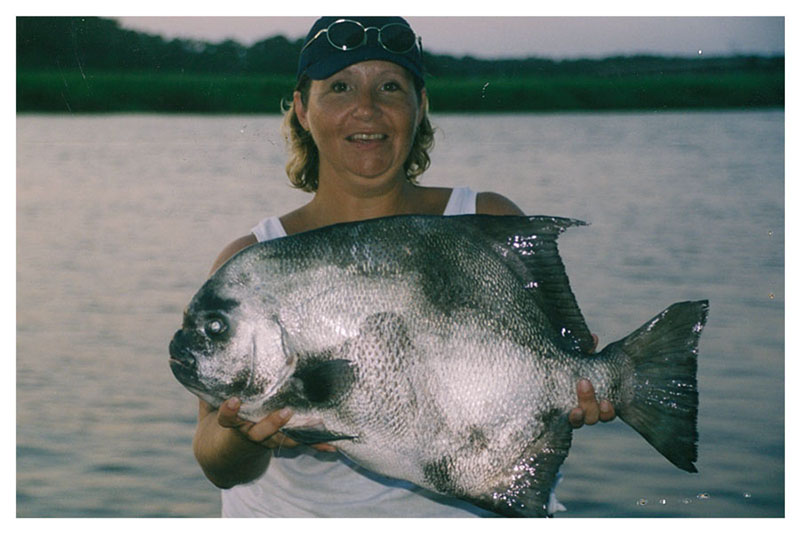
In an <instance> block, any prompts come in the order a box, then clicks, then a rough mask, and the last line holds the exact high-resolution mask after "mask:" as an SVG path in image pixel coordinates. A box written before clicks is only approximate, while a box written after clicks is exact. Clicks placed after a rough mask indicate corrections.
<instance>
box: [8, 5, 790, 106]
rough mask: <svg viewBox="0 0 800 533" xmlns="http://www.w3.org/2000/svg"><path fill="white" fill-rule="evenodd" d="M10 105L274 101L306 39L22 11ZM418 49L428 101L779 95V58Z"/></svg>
mask: <svg viewBox="0 0 800 533" xmlns="http://www.w3.org/2000/svg"><path fill="white" fill-rule="evenodd" d="M16 23H17V36H16V37H17V111H18V112H28V111H47V112H59V111H66V112H111V111H131V112H133V111H157V112H216V113H231V112H234V113H237V112H241V113H261V112H266V113H269V112H278V111H279V108H280V106H279V104H280V101H281V99H283V98H287V97H288V96H290V95H291V91H292V89H293V84H294V75H295V69H296V65H297V57H298V55H299V53H300V49H301V47H302V39H297V40H289V39H287V38H286V37H284V36H281V35H278V36H273V37H269V38H265V39H263V40H261V41H258V42H256V43H254V44H253V45H251V46H244V45H242V44H241V43H238V42H236V41H233V40H225V41H222V42H218V43H212V42H206V41H198V40H190V39H169V40H167V39H164V38H163V37H161V36H158V35H151V34H147V33H142V32H137V31H133V30H127V29H124V28H122V27H121V26H120V25H119V23H118V22H117V21H116V20H113V19H108V18H98V17H18V18H17V20H16ZM424 54H425V66H426V70H427V80H428V81H427V83H428V92H429V95H430V97H431V101H432V108H433V109H434V110H435V111H444V112H447V111H455V112H459V111H470V112H476V111H478V112H480V111H491V112H496V111H546V110H572V109H679V108H703V107H717V108H724V107H753V106H756V107H782V106H783V105H784V58H783V57H782V56H780V57H760V56H747V57H743V56H731V57H697V58H676V57H658V56H632V57H608V58H603V59H571V60H553V59H547V58H537V57H529V58H520V59H508V58H499V59H478V58H474V57H469V56H467V57H454V56H450V55H444V54H435V53H430V52H428V51H425V52H424Z"/></svg>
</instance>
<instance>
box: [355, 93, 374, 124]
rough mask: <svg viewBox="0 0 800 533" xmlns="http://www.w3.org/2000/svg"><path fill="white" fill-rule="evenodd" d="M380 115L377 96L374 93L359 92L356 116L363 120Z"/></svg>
mask: <svg viewBox="0 0 800 533" xmlns="http://www.w3.org/2000/svg"><path fill="white" fill-rule="evenodd" d="M378 113H380V107H379V106H378V102H377V98H376V95H375V94H374V93H373V92H372V91H359V93H358V95H357V97H356V102H355V109H354V115H355V116H356V117H358V118H360V119H362V120H366V119H370V118H373V117H374V116H375V115H376V114H378Z"/></svg>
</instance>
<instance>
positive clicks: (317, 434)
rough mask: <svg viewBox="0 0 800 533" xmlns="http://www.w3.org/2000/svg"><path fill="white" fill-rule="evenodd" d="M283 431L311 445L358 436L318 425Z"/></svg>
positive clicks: (351, 438) (294, 438) (297, 440)
mask: <svg viewBox="0 0 800 533" xmlns="http://www.w3.org/2000/svg"><path fill="white" fill-rule="evenodd" d="M281 432H282V433H283V434H284V435H286V436H287V437H289V438H290V439H292V440H293V441H296V442H299V443H300V444H306V445H309V446H310V445H312V444H321V443H323V442H334V441H337V440H353V439H355V438H356V437H354V436H352V435H343V434H341V433H335V432H333V431H328V430H327V429H325V428H316V427H296V428H283V429H282V430H281Z"/></svg>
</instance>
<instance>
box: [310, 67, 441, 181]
mask: <svg viewBox="0 0 800 533" xmlns="http://www.w3.org/2000/svg"><path fill="white" fill-rule="evenodd" d="M425 98H426V96H425V92H424V90H423V92H422V97H421V98H418V97H417V94H416V91H415V89H414V81H413V79H412V77H411V74H409V73H408V71H406V69H404V68H403V67H401V66H399V65H396V64H394V63H392V62H389V61H377V60H373V61H364V62H361V63H356V64H353V65H350V66H349V67H347V68H345V69H343V70H340V71H339V72H337V73H336V74H334V75H333V76H331V77H329V78H327V79H325V80H313V81H312V82H311V87H310V90H309V95H308V102H307V103H306V104H305V105H303V103H302V101H301V98H300V93H299V92H295V94H294V108H295V110H296V113H297V118H298V120H299V121H300V124H301V125H302V126H303V127H304V128H305V129H306V130H309V131H310V132H311V135H312V137H313V138H314V142H315V143H316V145H317V148H318V149H319V165H320V166H319V171H320V172H319V175H320V185H322V182H323V181H324V180H325V179H326V178H325V176H328V175H336V176H340V177H345V178H346V179H353V178H357V179H359V180H363V179H370V180H375V179H376V178H381V177H383V178H385V179H397V178H400V179H405V173H404V171H403V163H405V161H406V159H407V158H408V154H409V152H410V150H411V145H412V142H413V140H414V132H415V131H416V128H417V126H418V125H419V123H420V121H421V120H422V116H423V109H424V104H425ZM331 173H333V174H331Z"/></svg>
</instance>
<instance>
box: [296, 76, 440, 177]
mask: <svg viewBox="0 0 800 533" xmlns="http://www.w3.org/2000/svg"><path fill="white" fill-rule="evenodd" d="M310 88H311V79H310V78H308V77H307V76H304V77H303V78H302V79H301V80H300V81H299V82H298V83H297V87H296V88H295V90H296V91H300V99H301V100H302V102H303V104H304V105H305V104H307V103H308V93H309V89H310ZM414 89H415V91H416V93H417V98H421V96H422V85H421V83H419V82H418V80H417V79H416V77H415V78H414ZM283 107H284V116H283V125H282V127H281V131H282V132H283V136H284V138H285V139H286V143H287V144H288V146H289V152H290V153H289V161H288V162H287V163H286V174H287V175H288V176H289V181H291V182H292V185H293V186H294V187H296V188H298V189H301V190H303V191H306V192H314V191H316V190H317V187H318V186H319V152H318V151H317V145H316V144H315V143H314V139H312V138H311V133H310V132H308V131H306V130H305V129H304V128H303V126H301V125H300V121H299V120H298V118H297V113H296V112H295V110H294V104H293V103H291V102H289V103H288V105H287V104H286V102H284V105H283ZM422 113H423V114H422V120H421V121H420V124H419V126H418V127H417V131H416V133H415V134H414V142H413V144H412V145H411V151H410V153H409V154H408V158H407V159H406V162H405V164H404V165H403V168H404V169H405V171H406V179H408V181H410V182H411V183H417V177H418V176H419V175H421V174H422V173H423V172H425V171H426V170H427V169H428V167H429V166H430V164H431V158H430V156H429V155H428V152H430V150H432V149H433V133H434V130H433V126H432V125H431V122H430V120H429V119H428V106H427V104H426V105H425V109H423V110H422Z"/></svg>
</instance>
